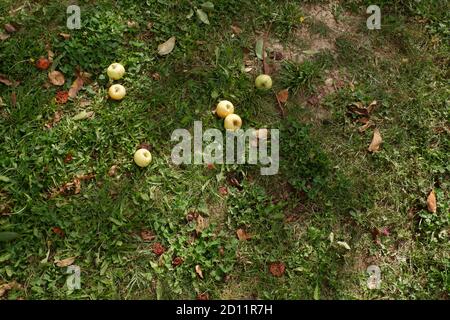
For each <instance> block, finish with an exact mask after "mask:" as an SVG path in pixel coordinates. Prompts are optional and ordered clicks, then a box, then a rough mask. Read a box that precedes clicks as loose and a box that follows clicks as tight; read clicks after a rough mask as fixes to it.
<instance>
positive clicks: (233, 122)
mask: <svg viewBox="0 0 450 320" xmlns="http://www.w3.org/2000/svg"><path fill="white" fill-rule="evenodd" d="M224 126H225V129H227V130H230V131H236V130H239V129H240V128H241V126H242V119H241V117H239V116H238V115H237V114H230V115H228V116H226V118H225V120H224Z"/></svg>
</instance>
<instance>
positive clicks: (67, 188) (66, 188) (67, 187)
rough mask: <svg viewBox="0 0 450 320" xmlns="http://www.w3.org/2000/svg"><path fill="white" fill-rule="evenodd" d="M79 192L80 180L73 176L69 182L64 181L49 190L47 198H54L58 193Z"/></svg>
mask: <svg viewBox="0 0 450 320" xmlns="http://www.w3.org/2000/svg"><path fill="white" fill-rule="evenodd" d="M80 192H81V181H80V178H74V179H73V180H72V181H70V182H66V183H65V184H63V185H62V186H60V187H57V188H54V189H52V190H51V192H50V194H49V195H48V198H49V199H51V198H54V197H56V196H58V195H60V194H63V195H69V194H79V193H80Z"/></svg>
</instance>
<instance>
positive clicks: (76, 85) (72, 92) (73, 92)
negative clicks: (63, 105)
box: [69, 75, 84, 99]
mask: <svg viewBox="0 0 450 320" xmlns="http://www.w3.org/2000/svg"><path fill="white" fill-rule="evenodd" d="M83 82H84V81H83V79H82V78H81V77H80V75H78V76H77V78H76V79H75V81H74V82H73V83H72V85H71V86H70V89H69V97H71V98H72V99H73V98H75V97H76V96H77V93H78V91H80V89H81V87H82V86H83Z"/></svg>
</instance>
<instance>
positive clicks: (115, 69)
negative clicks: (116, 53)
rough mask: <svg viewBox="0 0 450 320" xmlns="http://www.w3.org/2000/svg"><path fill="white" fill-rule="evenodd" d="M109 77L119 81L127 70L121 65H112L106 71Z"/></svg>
mask: <svg viewBox="0 0 450 320" xmlns="http://www.w3.org/2000/svg"><path fill="white" fill-rule="evenodd" d="M106 73H107V74H108V77H109V78H110V79H112V80H119V79H120V78H122V77H123V75H124V74H125V68H124V67H123V65H121V64H120V63H117V62H115V63H112V64H111V65H110V66H109V67H108V70H107V71H106Z"/></svg>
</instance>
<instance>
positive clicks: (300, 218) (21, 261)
mask: <svg viewBox="0 0 450 320" xmlns="http://www.w3.org/2000/svg"><path fill="white" fill-rule="evenodd" d="M327 3H328V2H327V1H308V5H319V4H320V5H322V6H323V7H322V8H323V10H327V9H326V8H327V7H326V6H327ZM415 3H416V2H413V1H395V2H393V3H392V4H391V2H386V3H384V4H383V6H382V12H386V15H384V13H383V21H384V22H382V29H381V30H379V31H369V30H365V29H364V28H359V29H358V32H357V33H348V32H347V33H341V34H338V35H331V34H329V30H328V27H327V25H326V23H325V22H322V21H316V20H314V24H313V25H312V26H310V27H311V28H312V30H311V32H312V33H318V34H320V37H321V38H324V39H326V38H330V39H331V37H332V36H333V37H335V38H333V39H332V40H330V41H333V43H334V44H335V46H334V48H333V49H332V50H330V51H321V52H319V53H315V54H310V55H307V56H306V58H305V60H304V61H303V62H301V63H299V62H297V61H296V62H294V61H290V60H289V55H286V54H284V53H283V56H284V61H281V62H279V61H269V63H270V64H271V66H272V68H271V69H272V77H273V79H274V90H275V92H277V91H278V90H281V89H285V88H289V89H290V97H289V100H288V102H287V103H286V105H285V106H284V109H285V111H286V114H287V116H286V117H285V118H282V117H280V114H279V112H278V107H277V103H276V100H275V98H274V95H273V92H271V91H269V92H259V91H257V90H256V89H255V88H254V84H253V82H254V78H255V76H256V74H257V73H259V71H260V70H261V62H257V61H256V59H253V57H254V48H255V42H256V39H257V38H259V37H261V34H262V33H264V32H265V31H267V30H269V28H270V35H269V43H268V45H269V46H270V43H271V42H272V41H274V42H279V43H281V44H283V45H284V44H296V43H305V41H306V40H308V39H300V38H298V32H297V31H299V30H301V29H302V28H306V27H308V26H305V25H304V24H303V23H302V22H301V19H300V18H301V17H305V16H308V13H307V6H306V5H299V4H297V3H296V2H295V1H284V2H283V4H282V5H279V4H278V2H276V1H264V2H261V1H260V2H254V1H221V0H217V1H214V9H213V10H212V11H208V17H209V21H210V24H209V25H207V24H204V23H202V22H201V21H200V20H199V19H198V17H197V16H196V15H195V14H194V15H193V16H192V17H190V18H188V17H187V16H189V13H190V11H191V10H195V9H196V8H200V7H201V4H202V2H201V1H156V0H147V1H145V2H142V1H131V0H127V1H120V2H119V1H95V3H92V2H91V1H79V5H80V7H81V8H82V9H81V10H82V11H81V12H82V13H81V14H82V17H81V21H82V29H81V30H73V31H70V30H67V28H66V27H65V20H66V18H67V17H66V11H65V9H66V4H65V3H56V2H48V3H45V4H43V3H42V2H37V3H33V4H30V3H29V2H22V1H3V2H2V4H1V5H0V13H1V14H0V17H1V18H0V22H1V24H2V25H3V24H5V23H13V24H14V25H15V26H16V27H17V28H18V31H17V33H14V34H12V35H11V36H10V38H9V39H7V40H4V41H1V42H0V47H1V50H0V60H1V61H3V63H2V64H1V65H0V73H1V74H3V75H5V76H6V77H7V78H9V79H11V80H17V81H20V84H19V85H18V86H15V87H14V86H6V85H3V84H0V97H1V100H0V102H1V103H0V104H1V106H0V122H1V125H0V145H1V148H0V150H1V153H0V177H1V179H0V232H17V233H18V234H19V235H20V237H19V238H18V239H15V240H13V241H11V242H0V286H1V285H2V284H3V283H11V282H13V281H16V282H17V283H18V284H20V287H16V288H14V289H12V290H10V291H9V292H8V293H7V294H5V295H4V296H3V297H2V298H4V299H17V298H25V299H66V298H68V299H179V298H186V299H195V298H196V297H198V296H199V295H201V294H206V295H208V296H209V298H211V299H241V298H247V299H255V298H257V299H448V294H449V291H450V280H449V276H448V273H449V267H450V260H449V254H448V241H449V231H450V229H449V227H450V226H449V212H450V211H449V209H450V201H449V199H450V198H449V189H450V185H449V181H450V179H449V177H450V165H449V161H448V159H449V154H450V139H449V134H450V132H449V120H448V119H449V118H450V116H449V111H450V108H449V94H448V80H447V79H448V56H449V55H448V52H449V48H448V44H447V41H446V39H448V32H447V30H448V16H446V15H445V12H449V11H448V10H446V11H445V10H442V8H440V7H436V4H437V2H434V1H422V2H421V4H420V5H417V6H416V5H412V4H415ZM441 3H445V2H441ZM365 5H366V2H365V1H348V2H346V3H345V5H338V7H336V6H334V7H333V9H332V10H333V12H339V14H340V16H342V15H344V14H346V15H348V17H350V18H351V17H352V16H355V17H359V18H362V19H365V17H366V15H365ZM99 8H100V9H101V10H100V9H99ZM244 21H245V22H244ZM342 21H347V19H344V20H342ZM129 22H134V23H129ZM149 23H151V28H149ZM346 23H348V22H346ZM231 25H235V26H239V28H241V30H242V33H241V34H239V35H233V33H232V30H231V28H230V26H231ZM358 25H359V24H358ZM43 26H44V27H45V28H43ZM61 32H63V33H70V34H71V37H70V39H67V40H64V39H63V38H62V37H61V36H60V35H59V33H61ZM171 36H176V38H177V43H176V46H175V49H174V51H173V52H172V53H170V54H169V55H168V56H166V57H160V56H158V55H157V53H156V48H157V46H158V44H160V43H162V42H164V41H166V40H167V39H168V38H170V37H171ZM49 49H51V50H52V51H53V52H54V54H55V58H54V59H55V60H54V62H53V65H52V68H54V69H56V70H60V71H61V72H63V73H64V75H65V78H66V83H65V84H64V86H63V87H62V88H57V87H55V86H51V85H50V86H46V85H45V83H46V82H47V74H46V72H45V71H41V70H38V69H37V68H36V67H35V66H34V61H35V60H37V59H38V58H39V57H41V56H46V55H47V51H48V50H49ZM305 49H311V50H312V51H313V50H314V48H302V50H300V51H299V52H295V53H298V54H301V53H302V51H303V50H305ZM293 50H295V48H294V49H293ZM252 59H253V60H252ZM245 60H252V61H253V62H252V63H253V67H254V70H253V71H251V72H250V73H247V72H244V71H243V70H244V68H245V65H244V63H245ZM113 61H119V62H121V63H123V64H124V65H125V67H126V69H127V74H126V76H125V77H124V79H122V80H120V83H122V84H123V85H124V86H125V87H126V88H127V96H126V98H125V99H124V100H123V101H121V102H113V101H111V100H108V99H106V96H107V88H108V85H109V83H108V79H107V77H106V72H105V71H106V68H107V66H108V65H109V64H110V63H111V62H113ZM76 68H80V69H81V70H83V71H85V72H89V73H90V74H91V75H92V76H91V82H89V83H86V84H85V85H84V86H83V87H82V89H81V90H80V92H79V93H78V95H77V97H76V98H75V99H71V100H69V102H68V103H67V104H64V105H58V104H57V103H56V102H55V99H54V97H55V95H56V93H57V92H58V91H60V90H67V89H68V88H70V86H71V84H72V82H73V81H74V80H75V69H76ZM155 74H158V75H159V79H158V77H155ZM330 77H331V78H333V80H334V82H333V83H334V89H333V90H330V89H327V88H325V87H324V82H325V80H326V79H327V78H330ZM14 95H15V97H16V98H13V96H14ZM311 97H313V98H317V99H319V100H320V103H319V104H318V105H315V106H311V103H310V102H308V101H310V99H309V98H311ZM220 99H228V100H230V101H232V102H233V103H234V105H235V107H236V112H237V113H238V114H239V115H240V116H241V117H242V119H243V121H244V128H250V127H255V128H258V127H268V128H278V129H280V130H281V141H280V142H281V146H280V160H281V161H280V173H279V174H278V175H275V176H261V175H260V174H259V168H257V167H255V166H251V165H217V164H216V165H215V167H214V168H208V167H207V166H203V165H190V166H188V165H182V166H175V165H174V164H173V163H172V162H171V160H170V153H171V149H172V147H173V146H174V143H173V142H171V141H170V136H171V133H172V131H173V130H174V129H177V128H186V129H188V130H192V129H193V122H194V121H198V120H201V121H203V125H204V127H205V128H206V127H208V128H217V129H219V130H223V129H222V122H221V121H219V120H218V119H216V118H214V117H213V116H212V115H211V112H210V111H211V110H212V109H213V107H214V106H215V104H216V103H217V101H218V100H220ZM14 100H16V101H15V102H14ZM373 100H377V101H378V104H377V107H376V109H375V111H374V112H373V114H371V120H372V121H374V123H375V124H376V126H377V127H378V128H379V129H380V132H381V134H382V137H383V141H384V142H383V144H382V147H381V150H380V152H378V153H374V154H370V153H368V152H367V147H368V145H369V144H370V141H371V139H372V132H373V130H372V129H369V130H367V131H365V132H363V133H359V132H358V127H359V126H360V124H358V123H355V121H354V118H352V117H349V116H348V114H347V106H348V105H350V104H351V103H353V102H361V103H363V104H364V105H368V104H369V103H371V102H372V101H373ZM86 101H88V103H89V104H86ZM83 110H86V111H94V112H95V115H94V117H93V118H92V119H86V120H81V121H76V120H73V119H72V118H73V116H75V115H77V114H78V113H79V112H81V111H83ZM58 111H60V112H62V117H61V120H60V121H59V122H58V123H57V124H55V125H54V126H53V127H52V128H51V129H45V124H48V123H51V121H52V119H53V118H54V116H55V112H58ZM319 111H320V112H322V113H323V114H325V116H324V117H325V118H321V120H322V121H314V119H315V117H316V116H317V114H319ZM322 113H321V114H322ZM142 143H146V144H148V145H150V148H151V152H152V155H153V162H152V164H151V165H150V166H149V167H148V168H146V169H140V168H138V167H137V166H136V165H135V164H134V163H133V161H132V155H133V153H134V151H135V150H136V149H137V148H138V146H139V145H141V144H142ZM112 166H117V169H116V170H117V172H116V174H110V171H111V167H112ZM90 173H93V174H94V177H93V178H92V179H91V178H89V177H86V175H88V174H90ZM83 175H84V176H85V177H86V179H85V180H82V181H81V182H80V188H81V189H80V192H79V193H74V192H73V190H72V191H70V190H69V191H68V192H67V193H66V194H61V195H57V196H55V197H49V194H50V193H51V191H52V190H54V189H55V188H58V187H60V186H62V185H64V184H66V183H68V182H71V181H73V180H74V178H76V177H77V176H83ZM236 182H237V183H236ZM223 187H225V188H226V192H225V193H224V192H223V190H224V189H223ZM431 189H434V190H435V192H436V195H437V212H436V213H434V214H433V213H430V212H428V210H427V205H426V199H427V196H428V194H429V192H430V190H431ZM221 190H222V191H221ZM196 215H201V216H202V217H204V218H205V219H206V220H207V223H206V226H204V227H205V228H204V229H203V228H202V229H203V230H201V232H198V228H199V222H198V221H197V222H196V219H195V218H194V220H192V216H196ZM55 228H57V229H55ZM239 228H241V229H244V230H245V231H246V232H247V233H248V234H250V235H251V239H250V240H247V241H239V240H238V239H237V237H236V230H237V229H239ZM383 229H385V230H387V232H385V235H383V234H382V233H380V230H383ZM55 230H56V231H55ZM58 230H61V231H62V232H64V234H63V235H61V233H60V232H59V231H58ZM141 231H149V232H151V233H153V234H154V236H155V239H153V240H150V241H143V239H142V238H141V236H140V234H141ZM333 239H334V240H333ZM331 240H333V241H331ZM339 241H341V242H346V243H347V244H348V245H349V246H350V250H348V249H346V248H344V247H343V246H342V245H339V244H338V242H339ZM156 242H157V243H160V244H161V245H162V246H163V247H164V248H165V250H166V251H165V252H164V253H163V254H162V255H157V254H155V253H154V250H153V246H154V244H155V243H156ZM68 257H76V258H75V262H74V264H75V265H78V266H80V268H81V289H80V290H72V291H71V290H68V287H67V284H66V279H67V276H68V275H67V273H66V268H62V267H58V266H57V265H56V264H55V263H54V262H55V261H57V260H61V259H65V258H68ZM175 258H181V260H182V261H183V262H182V263H181V264H179V265H176V264H175V265H174V261H175ZM274 262H282V263H283V264H284V265H285V267H286V271H285V273H284V275H283V276H282V277H274V276H273V275H272V274H271V273H270V270H269V268H270V264H271V263H274ZM371 264H375V265H378V266H379V267H380V269H381V272H382V285H381V288H380V289H379V290H369V289H368V288H367V285H366V281H367V278H368V275H367V274H366V269H367V267H368V266H369V265H371ZM197 265H198V266H200V267H201V269H202V275H203V279H202V278H200V277H199V275H198V274H197V272H196V269H195V267H196V266H197Z"/></svg>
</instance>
